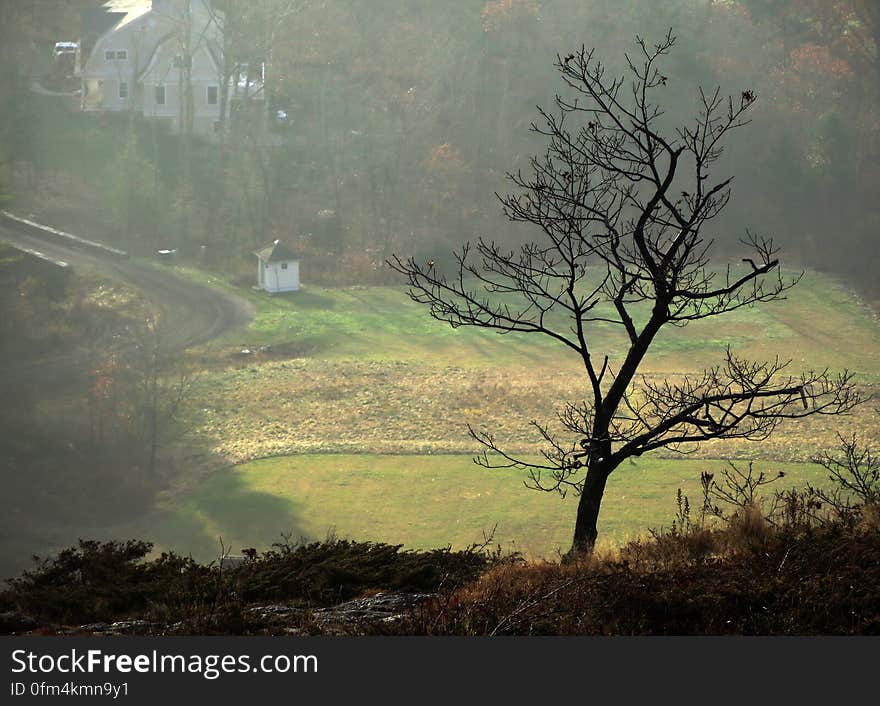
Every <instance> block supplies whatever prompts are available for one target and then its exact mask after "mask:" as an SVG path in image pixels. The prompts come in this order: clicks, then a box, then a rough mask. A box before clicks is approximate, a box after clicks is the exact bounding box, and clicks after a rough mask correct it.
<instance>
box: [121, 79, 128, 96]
mask: <svg viewBox="0 0 880 706" xmlns="http://www.w3.org/2000/svg"><path fill="white" fill-rule="evenodd" d="M119 97H120V98H121V99H123V100H125V99H126V98H128V83H126V82H125V81H120V82H119Z"/></svg>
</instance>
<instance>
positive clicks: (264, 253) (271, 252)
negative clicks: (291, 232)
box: [254, 240, 299, 262]
mask: <svg viewBox="0 0 880 706" xmlns="http://www.w3.org/2000/svg"><path fill="white" fill-rule="evenodd" d="M254 255H256V256H257V257H258V258H260V260H261V261H262V262H281V261H283V260H299V255H297V254H296V253H295V252H294V251H293V250H291V249H290V248H289V247H287V246H286V245H285V244H284V243H282V242H281V241H279V240H276V241H275V242H274V243H272V244H271V245H270V246H269V247H268V248H263V249H262V250H257V252H255V253H254Z"/></svg>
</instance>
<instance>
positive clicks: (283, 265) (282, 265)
mask: <svg viewBox="0 0 880 706" xmlns="http://www.w3.org/2000/svg"><path fill="white" fill-rule="evenodd" d="M281 269H282V270H286V269H287V263H286V262H282V263H281Z"/></svg>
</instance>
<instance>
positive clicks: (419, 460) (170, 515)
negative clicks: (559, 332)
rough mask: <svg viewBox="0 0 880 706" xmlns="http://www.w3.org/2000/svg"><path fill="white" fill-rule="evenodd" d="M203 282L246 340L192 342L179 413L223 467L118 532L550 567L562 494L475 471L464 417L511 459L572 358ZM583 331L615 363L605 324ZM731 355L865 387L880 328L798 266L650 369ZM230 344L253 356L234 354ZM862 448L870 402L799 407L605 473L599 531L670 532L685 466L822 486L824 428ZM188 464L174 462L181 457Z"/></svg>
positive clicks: (611, 536) (872, 434)
mask: <svg viewBox="0 0 880 706" xmlns="http://www.w3.org/2000/svg"><path fill="white" fill-rule="evenodd" d="M186 274H188V276H192V277H196V278H198V279H201V280H203V281H210V282H211V283H212V284H214V285H215V286H218V287H223V288H226V289H231V290H234V291H236V292H237V293H239V294H241V295H243V296H245V297H247V298H248V299H249V300H250V301H251V302H252V303H253V304H254V307H255V311H256V317H255V320H254V321H253V323H252V325H251V326H250V328H249V329H248V330H247V331H239V332H235V333H233V334H231V335H229V336H227V337H225V338H224V339H221V340H219V341H215V342H213V343H211V344H209V346H207V347H206V348H205V349H204V350H203V351H201V353H200V355H201V356H202V361H203V363H204V370H203V372H201V373H200V374H199V375H198V376H197V379H196V384H195V387H194V392H193V396H192V399H191V400H190V402H191V404H190V409H189V413H190V415H191V421H192V422H193V423H194V425H195V427H196V432H195V436H196V437H197V438H198V439H200V441H201V442H203V443H205V444H207V446H208V448H209V449H210V451H211V453H212V454H213V456H214V458H221V459H224V460H226V461H227V462H228V463H229V464H231V467H227V468H226V469H225V470H220V471H214V472H212V473H210V474H208V475H206V476H205V475H202V476H198V475H196V474H190V473H189V472H188V471H187V470H183V471H181V473H180V475H179V476H178V477H177V478H176V479H175V480H174V482H173V484H172V487H171V488H170V490H169V492H168V493H166V494H165V495H164V496H163V498H162V499H160V501H159V502H158V504H157V507H156V510H155V512H154V513H152V514H150V515H149V516H147V517H143V518H141V519H139V520H137V521H136V522H135V523H133V524H132V525H130V526H129V527H127V528H126V531H127V533H128V534H132V535H133V536H142V537H145V538H149V539H152V540H154V541H156V542H157V545H158V546H161V547H169V548H174V549H177V550H178V551H185V552H192V553H193V554H194V555H196V556H199V557H200V558H210V557H212V556H216V554H217V552H218V551H219V549H220V543H219V538H221V537H222V540H223V542H224V544H225V546H227V547H232V548H233V551H236V552H237V551H238V550H239V549H240V548H241V547H245V546H256V547H259V548H265V547H267V546H268V545H270V544H271V543H272V542H273V541H276V540H279V539H280V538H281V535H282V533H284V534H288V535H290V536H292V537H293V538H294V539H296V538H300V537H302V538H313V539H314V538H323V537H324V536H326V535H327V533H328V532H331V531H332V532H335V533H336V534H337V535H338V536H341V537H350V538H353V539H358V540H374V541H383V542H390V543H403V544H404V545H405V546H407V547H412V548H427V547H437V546H445V545H450V544H451V545H453V546H455V547H463V546H467V545H470V544H472V543H478V542H481V541H482V540H483V537H484V533H490V532H491V531H492V530H493V528H496V527H497V529H496V531H495V537H494V538H495V541H496V542H497V543H499V544H501V545H502V547H503V548H504V549H506V550H518V551H522V552H524V553H526V554H527V555H529V556H533V557H536V556H544V557H548V558H553V557H554V556H555V555H556V552H557V551H558V550H560V549H562V550H564V549H566V548H567V546H568V542H569V540H570V533H571V531H572V527H573V522H574V509H575V500H574V498H573V497H569V498H567V499H565V500H561V499H560V498H559V497H558V496H557V495H555V494H547V493H539V492H536V491H531V490H528V489H526V488H524V487H523V484H522V480H523V476H522V475H521V474H518V473H516V472H509V471H508V472H501V471H486V470H484V469H481V468H478V467H476V466H474V465H473V464H472V462H471V455H472V454H473V453H475V452H477V451H478V450H479V449H478V447H477V445H476V443H475V442H474V441H473V440H472V439H471V438H470V437H469V436H468V434H467V429H466V424H467V423H468V422H470V423H472V424H475V425H478V426H480V425H484V426H485V427H486V428H488V429H491V430H494V431H495V432H497V435H498V437H499V439H500V440H501V441H503V442H504V443H505V444H507V445H508V447H509V448H511V449H514V450H516V451H518V452H519V453H523V454H529V453H534V452H535V451H536V449H537V448H538V447H537V445H536V443H535V442H536V439H535V438H534V437H533V436H530V435H529V424H528V423H529V420H531V419H541V420H548V419H552V418H553V414H554V409H555V407H556V405H558V404H559V403H560V402H561V401H562V400H565V399H577V397H578V396H579V395H580V394H581V393H582V384H583V383H582V381H581V379H580V376H579V374H578V371H577V367H576V362H575V361H572V360H570V359H568V358H567V356H566V353H565V351H561V350H558V349H557V348H555V347H554V346H552V345H550V344H549V343H548V342H547V341H543V340H539V339H537V338H529V337H519V338H515V337H512V336H507V337H501V336H498V335H495V334H492V333H489V332H485V331H479V330H471V329H458V330H453V329H451V328H450V327H449V326H447V325H445V324H442V323H439V322H436V321H433V320H432V319H431V318H430V317H429V316H428V314H427V312H426V311H425V310H424V309H423V308H422V307H420V306H418V305H416V304H414V303H412V302H410V301H409V300H408V299H407V298H406V297H405V295H404V293H403V292H402V290H400V289H397V288H392V287H352V288H342V289H330V288H321V287H315V286H308V285H307V286H306V287H305V288H304V289H303V290H302V291H300V292H298V293H293V294H288V295H284V296H275V297H270V296H268V295H265V294H262V293H259V292H255V291H252V290H250V289H247V288H234V287H231V285H228V284H224V283H222V282H218V281H216V280H212V279H211V278H210V277H208V276H206V275H204V274H202V273H194V272H192V271H189V272H186ZM596 340H597V341H598V342H599V343H600V344H601V345H604V346H607V347H608V350H609V351H610V352H611V353H612V354H613V352H614V350H615V348H614V347H613V346H614V345H615V343H614V339H613V336H612V334H611V332H609V331H608V330H605V329H599V330H597V332H596ZM728 343H729V344H731V345H732V346H733V348H734V349H735V352H737V353H738V354H740V355H744V356H750V357H754V358H768V357H773V356H775V355H776V354H778V355H780V357H782V358H791V359H792V361H793V364H792V365H793V368H795V369H800V368H809V367H822V368H824V367H825V366H826V365H827V366H828V367H830V368H832V369H834V368H843V367H847V368H851V369H854V370H856V371H857V372H858V374H859V377H860V379H861V381H862V382H863V383H864V384H865V385H866V386H867V387H868V388H873V387H874V386H875V385H876V384H877V382H878V380H880V363H878V360H877V357H876V352H877V351H878V350H880V327H878V326H877V322H876V320H875V319H874V318H873V315H872V313H871V312H870V311H869V309H868V308H867V307H865V306H864V305H863V304H862V303H860V302H859V301H858V299H856V298H855V297H854V296H853V295H852V294H851V293H850V292H848V291H847V290H846V289H845V288H844V287H842V286H840V285H839V284H838V283H836V282H835V281H834V280H832V279H830V278H827V277H824V276H820V275H817V274H815V273H809V274H808V275H807V277H806V279H805V281H804V282H803V283H801V285H799V291H798V294H797V295H796V296H794V297H793V298H792V299H790V300H789V301H783V302H776V303H773V304H768V305H762V306H759V307H757V308H755V309H753V310H744V311H739V312H736V313H734V314H732V315H729V316H727V317H725V318H722V319H719V320H718V321H716V322H705V323H701V324H699V325H693V326H689V327H687V328H685V329H673V330H671V331H670V332H669V333H668V335H667V336H666V337H664V338H661V339H660V340H659V341H658V344H657V346H656V350H655V355H654V356H653V357H652V358H651V359H650V361H649V364H648V366H647V368H646V372H648V373H649V374H651V375H653V376H661V375H675V374H682V373H687V372H691V371H695V370H698V369H701V368H702V367H703V366H705V365H709V364H711V363H713V362H717V361H718V360H719V359H720V357H721V356H722V355H723V350H724V347H725V346H726V345H727V344H728ZM242 346H247V347H248V348H250V349H251V350H254V351H256V350H258V349H259V347H260V346H269V347H270V348H269V350H268V351H264V352H261V353H258V354H254V355H249V356H242V355H241V354H240V351H241V348H242ZM852 430H858V431H859V433H860V435H861V436H862V437H863V438H865V439H866V440H874V441H877V439H878V424H877V414H876V412H875V411H874V410H873V406H869V407H867V408H866V409H865V410H864V412H863V413H861V414H859V415H858V416H855V417H848V418H840V419H838V418H826V417H819V418H811V419H809V420H806V421H804V422H801V423H797V424H791V425H789V426H788V427H784V428H783V429H782V430H781V432H780V433H778V434H777V435H775V436H774V437H773V438H772V439H771V440H770V441H768V442H765V443H763V444H748V443H739V442H717V443H715V444H713V445H706V446H704V447H703V448H702V449H701V450H699V451H698V453H697V454H696V456H695V457H689V458H688V459H681V458H680V457H673V458H669V457H665V458H664V457H657V456H655V457H651V458H643V459H640V460H639V461H638V462H637V463H634V464H625V465H624V466H623V467H621V468H620V469H619V470H618V471H617V472H616V473H615V474H614V476H613V477H612V479H611V481H610V483H609V488H608V491H607V495H606V501H605V505H604V507H603V512H602V517H601V527H600V532H601V536H602V541H604V542H607V543H617V542H620V541H622V540H625V539H626V538H630V537H634V536H637V535H638V534H640V533H644V532H645V531H646V530H647V528H650V527H659V526H661V525H667V526H668V525H669V523H670V522H671V520H672V518H673V516H674V512H675V495H676V491H677V489H678V488H682V489H683V490H684V491H685V492H686V493H687V494H688V495H689V496H690V497H691V500H692V503H694V504H695V505H698V504H699V496H700V492H699V474H700V471H702V470H705V469H716V470H717V469H719V468H720V467H721V466H722V465H723V463H724V459H739V461H738V462H739V463H746V462H747V460H748V459H754V460H755V461H756V464H757V466H756V467H757V468H760V469H761V470H766V471H773V472H775V471H778V470H784V471H785V472H786V479H785V483H786V486H785V487H791V486H802V485H803V484H804V483H806V482H808V481H809V482H811V483H813V484H816V483H819V482H822V481H824V472H823V471H822V469H821V468H819V467H818V466H815V465H812V464H810V463H808V461H809V458H810V457H811V456H812V455H813V454H815V453H816V452H817V451H819V450H820V449H823V448H831V447H832V446H833V445H834V443H835V435H836V433H837V432H838V431H840V432H845V433H849V432H850V431H852ZM178 465H179V467H180V468H183V469H186V464H178Z"/></svg>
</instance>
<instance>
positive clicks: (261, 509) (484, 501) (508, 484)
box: [140, 454, 826, 559]
mask: <svg viewBox="0 0 880 706" xmlns="http://www.w3.org/2000/svg"><path fill="white" fill-rule="evenodd" d="M724 466H725V464H724V463H723V462H721V461H711V460H709V461H699V460H673V459H640V460H638V461H637V462H635V463H631V464H630V463H628V464H625V465H624V466H622V467H621V468H619V469H618V470H617V471H616V472H615V473H614V474H613V475H612V477H611V479H610V480H609V484H608V488H607V492H606V496H605V501H604V505H603V510H602V516H601V522H600V533H601V539H602V543H604V544H606V545H608V544H611V545H613V544H618V543H620V542H622V541H624V540H626V539H630V538H633V537H636V536H638V535H640V534H645V533H646V531H647V529H648V528H660V527H667V528H668V527H669V526H670V523H671V522H672V520H673V518H674V517H675V512H676V493H677V490H678V489H679V488H681V489H682V491H683V492H684V493H685V494H686V495H688V496H689V499H690V503H691V507H692V518H693V519H696V518H697V515H698V512H699V508H700V506H701V497H702V496H701V490H700V480H699V476H700V473H701V472H702V471H705V470H710V471H713V472H715V473H716V474H718V473H719V471H720V470H721V469H722V468H723V467H724ZM741 468H743V469H747V468H748V464H747V463H744V464H742V465H741ZM754 471H755V473H757V472H759V471H765V472H766V473H767V474H768V475H774V476H775V475H776V474H777V473H778V472H779V471H784V472H785V477H784V478H782V479H780V480H779V481H778V482H776V483H774V484H772V485H771V486H769V488H770V489H776V488H778V489H779V490H784V489H786V488H790V487H803V486H804V484H805V483H806V482H810V483H812V484H814V485H816V484H824V483H825V482H826V478H825V473H824V471H823V469H821V467H819V466H816V465H814V464H792V463H755V465H754ZM716 477H718V476H716ZM523 478H524V476H523V474H522V473H521V472H519V471H509V470H508V471H497V470H496V471H490V470H486V469H483V468H480V467H477V466H475V465H474V464H473V463H472V462H471V460H470V458H468V457H466V456H448V455H447V456H405V455H396V456H376V455H370V454H357V455H301V456H287V457H281V458H271V459H263V460H260V461H254V462H251V463H248V464H244V465H242V466H238V467H237V468H233V469H228V470H225V471H221V472H219V473H216V474H215V475H213V476H212V477H211V478H210V479H208V480H207V481H206V482H205V483H204V484H203V485H202V486H201V487H199V488H198V490H197V491H195V492H192V493H190V494H188V496H186V497H182V498H178V499H177V501H175V502H174V503H173V504H172V505H171V506H169V507H168V508H167V509H166V511H165V513H164V514H163V515H162V517H161V522H155V523H152V526H149V527H143V528H142V529H141V530H140V531H142V532H143V533H144V536H149V537H151V538H152V539H154V540H155V541H157V542H158V543H159V544H160V545H161V546H169V547H176V548H180V546H181V542H182V541H184V538H185V542H186V548H187V551H192V552H193V553H194V555H197V556H199V557H200V558H203V559H210V558H212V557H216V556H217V554H218V552H219V550H220V542H219V538H222V541H223V544H224V545H225V546H226V547H230V548H232V550H233V552H234V553H238V552H239V550H240V548H243V547H256V548H259V549H266V548H268V547H269V545H271V543H272V542H274V541H280V540H281V538H282V535H287V536H289V537H291V538H292V539H294V540H297V539H300V538H311V539H322V538H324V537H326V536H328V535H335V536H337V537H339V538H350V539H357V540H373V541H383V542H388V543H394V544H404V546H406V547H408V548H431V547H443V546H447V545H451V546H453V547H454V548H463V547H467V546H469V545H471V544H474V543H480V542H482V541H483V540H484V538H485V537H486V536H490V535H491V536H492V537H493V545H500V546H501V548H502V550H504V551H513V550H515V551H520V552H523V553H524V554H526V555H527V556H529V557H533V558H537V557H544V558H548V559H553V558H558V552H559V551H560V550H562V551H565V550H566V549H567V548H568V546H569V545H570V540H571V532H572V530H573V527H574V517H575V508H576V502H577V501H576V499H575V498H574V497H573V496H570V497H567V498H565V499H562V498H561V497H560V496H559V495H558V494H556V493H545V492H539V491H534V490H530V489H527V488H525V487H524V486H523V484H522V480H523ZM771 494H772V493H771ZM158 519H159V518H154V520H158Z"/></svg>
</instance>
